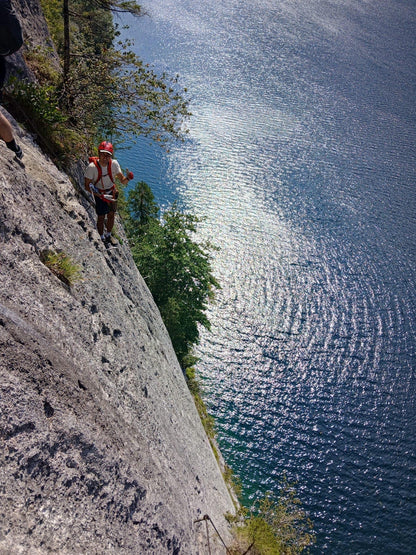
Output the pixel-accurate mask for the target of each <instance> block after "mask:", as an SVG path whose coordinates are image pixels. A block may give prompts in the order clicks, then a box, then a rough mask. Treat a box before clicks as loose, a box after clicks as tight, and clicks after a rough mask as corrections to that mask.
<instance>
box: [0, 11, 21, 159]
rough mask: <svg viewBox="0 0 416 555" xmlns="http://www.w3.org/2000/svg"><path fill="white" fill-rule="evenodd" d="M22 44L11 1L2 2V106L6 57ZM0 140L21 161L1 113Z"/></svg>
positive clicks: (8, 127)
mask: <svg viewBox="0 0 416 555" xmlns="http://www.w3.org/2000/svg"><path fill="white" fill-rule="evenodd" d="M22 44H23V36H22V28H21V26H20V22H19V20H18V19H17V16H16V14H15V12H14V10H13V8H12V5H11V3H10V0H0V105H1V100H2V89H3V85H4V81H5V79H6V60H5V56H9V55H10V54H13V53H14V52H17V50H19V48H20V47H21V46H22ZM0 138H1V139H3V141H4V142H5V143H6V146H7V148H8V149H9V150H12V151H13V152H14V153H15V155H16V158H17V159H18V160H21V159H22V157H23V152H22V149H21V148H20V146H19V145H18V144H16V141H15V138H14V136H13V127H12V126H11V123H10V122H9V120H8V119H7V118H6V117H5V116H4V115H3V114H2V113H1V112H0Z"/></svg>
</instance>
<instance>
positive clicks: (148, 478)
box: [0, 127, 234, 555]
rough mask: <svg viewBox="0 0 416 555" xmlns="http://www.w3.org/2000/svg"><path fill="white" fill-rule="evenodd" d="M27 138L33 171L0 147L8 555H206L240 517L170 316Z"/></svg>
mask: <svg viewBox="0 0 416 555" xmlns="http://www.w3.org/2000/svg"><path fill="white" fill-rule="evenodd" d="M16 134H17V136H18V141H19V143H20V144H21V145H22V148H23V151H24V154H25V157H24V165H25V167H22V166H21V165H19V164H18V163H17V162H16V161H14V160H13V159H12V156H13V154H12V153H11V152H10V151H9V150H7V149H6V147H5V145H4V143H2V142H0V209H1V211H0V284H1V298H0V412H1V414H0V418H1V420H0V444H1V449H0V553H7V554H14V553H31V554H35V553H50V552H55V553H60V554H66V553H68V554H69V553H71V554H72V553H73V554H80V553H88V554H89V555H91V554H95V553H97V554H103V553H106V554H110V553H140V554H141V553H154V554H158V555H161V554H164V553H177V554H178V553H181V554H185V555H191V554H196V553H199V554H203V553H208V552H209V551H208V546H207V536H206V528H205V523H204V522H202V523H195V522H194V521H195V520H197V519H198V518H201V516H203V515H205V514H207V515H209V516H210V517H211V518H212V521H213V522H214V523H215V525H216V527H217V528H218V531H219V533H220V535H221V537H222V538H223V539H224V540H225V541H228V540H229V532H228V529H227V525H226V521H225V519H224V514H225V513H226V512H227V511H231V512H232V511H233V510H234V507H233V503H232V500H231V498H230V496H229V493H228V491H227V488H226V486H225V484H224V482H223V479H222V475H221V472H220V469H219V466H218V464H217V461H216V459H215V457H214V455H213V453H212V450H211V448H210V445H209V442H208V440H207V438H206V436H205V433H204V431H203V429H202V426H201V424H200V421H199V417H198V414H197V412H196V409H195V406H194V403H193V399H192V398H191V395H190V393H189V391H188V389H187V386H186V383H185V380H184V377H183V375H182V372H181V369H180V367H179V365H178V362H177V360H176V357H175V354H174V352H173V349H172V346H171V342H170V339H169V336H168V334H167V332H166V329H165V327H164V325H163V323H162V321H161V318H160V315H159V312H158V310H157V307H156V306H155V304H154V302H153V299H152V297H151V295H150V293H149V291H148V289H147V287H146V285H145V283H144V281H143V280H142V278H141V276H140V274H139V273H138V271H137V269H136V267H135V265H134V262H133V260H132V258H131V255H130V252H129V249H128V246H127V244H126V242H124V243H123V245H122V246H120V247H119V248H117V249H113V250H107V249H106V247H105V246H104V245H103V244H102V242H101V241H100V239H99V236H98V233H97V231H96V229H95V214H94V212H93V208H92V206H91V204H90V203H88V202H87V200H86V198H84V197H83V196H82V195H81V194H80V192H79V190H78V189H77V187H76V186H74V185H73V184H72V183H71V181H70V180H69V179H68V177H67V176H66V175H64V174H62V173H61V172H60V171H58V169H57V168H56V167H55V166H54V165H53V164H52V163H51V162H50V161H49V160H48V159H47V158H45V157H44V156H43V155H42V153H41V152H40V150H39V149H38V147H37V146H36V145H35V144H34V143H33V142H32V140H31V138H30V137H29V136H28V135H26V134H24V132H23V131H21V130H18V129H17V127H16ZM117 231H118V232H119V234H120V235H121V236H123V233H122V229H121V226H120V224H118V229H117ZM47 250H54V251H62V252H64V253H65V254H66V255H68V256H69V257H71V259H72V260H73V261H74V262H75V263H77V264H78V265H79V266H80V268H81V270H82V278H81V280H80V281H78V282H76V283H75V284H74V285H72V286H71V287H68V285H66V284H65V283H63V282H62V281H60V280H59V279H58V278H57V277H56V275H55V274H53V273H52V272H51V271H50V270H49V269H48V268H47V267H46V266H45V265H44V264H43V262H42V253H44V252H45V251H47ZM208 528H209V532H210V536H211V537H210V540H209V541H210V549H211V552H212V553H223V552H225V550H224V549H223V547H222V545H221V541H220V539H219V537H218V535H217V534H216V533H215V532H214V529H213V527H212V526H209V527H208Z"/></svg>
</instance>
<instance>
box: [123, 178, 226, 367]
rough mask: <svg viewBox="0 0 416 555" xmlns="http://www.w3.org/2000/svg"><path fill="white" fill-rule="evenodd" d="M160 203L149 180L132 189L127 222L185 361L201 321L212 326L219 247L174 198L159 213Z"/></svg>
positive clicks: (138, 259) (143, 268)
mask: <svg viewBox="0 0 416 555" xmlns="http://www.w3.org/2000/svg"><path fill="white" fill-rule="evenodd" d="M158 213H159V209H158V207H157V205H156V204H155V201H154V196H153V193H152V192H151V190H150V188H149V187H148V186H147V185H146V183H143V182H141V183H139V184H138V185H137V186H136V187H135V188H134V189H133V190H131V191H130V192H129V195H128V200H127V216H126V214H125V227H126V231H127V233H128V235H129V238H130V242H131V244H132V253H133V257H134V260H135V262H136V264H137V266H138V268H139V270H140V272H141V273H142V275H143V277H144V279H145V281H146V283H147V285H148V286H149V289H150V291H151V292H152V295H153V297H154V299H155V301H156V304H157V305H158V307H159V310H160V313H161V315H162V318H163V321H164V323H165V325H166V327H167V329H168V331H169V335H170V337H171V340H172V344H173V347H174V349H175V352H176V354H177V356H178V360H179V362H180V363H181V365H182V367H184V364H185V360H186V357H187V356H188V355H189V353H190V352H191V350H192V346H193V345H195V344H197V343H198V341H199V327H198V326H199V325H202V326H204V327H206V328H207V329H209V326H210V324H209V321H208V319H207V317H206V315H205V311H206V309H207V307H208V303H209V302H210V301H212V300H213V299H214V295H215V293H214V292H215V289H218V288H219V284H218V282H217V280H216V279H215V278H214V276H213V275H212V270H211V252H212V250H213V249H215V247H214V246H213V245H211V244H210V243H208V242H205V243H202V244H200V243H197V242H196V241H195V239H194V236H195V231H196V226H197V224H198V222H200V219H199V218H197V217H196V216H194V215H192V214H184V213H183V212H181V211H180V210H179V209H178V207H177V205H176V204H174V205H173V206H172V207H171V208H170V209H168V210H167V211H166V212H165V213H164V214H163V218H162V221H160V220H159V218H158Z"/></svg>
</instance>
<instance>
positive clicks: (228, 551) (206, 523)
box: [194, 515, 231, 555]
mask: <svg viewBox="0 0 416 555" xmlns="http://www.w3.org/2000/svg"><path fill="white" fill-rule="evenodd" d="M204 520H205V527H206V531H207V541H208V553H209V555H211V547H210V544H209V532H208V521H209V522H210V523H211V524H212V527H213V528H214V530H215V532H216V533H217V536H218V537H219V538H220V540H221V543H222V545H223V546H224V547H225V551H226V553H230V554H231V551H230V550H229V549H228V547H227V546H226V545H225V542H224V540H223V539H222V537H221V534H220V533H219V532H218V530H217V528H216V526H215V524H214V523H213V522H212V520H211V517H210V516H209V515H204V516H203V517H202V518H200V519H198V520H194V524H196V523H197V522H204Z"/></svg>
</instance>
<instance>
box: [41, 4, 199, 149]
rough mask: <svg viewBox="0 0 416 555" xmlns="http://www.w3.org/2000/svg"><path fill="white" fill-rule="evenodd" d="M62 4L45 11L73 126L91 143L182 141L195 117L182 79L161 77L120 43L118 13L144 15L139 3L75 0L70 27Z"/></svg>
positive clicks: (64, 106)
mask: <svg viewBox="0 0 416 555" xmlns="http://www.w3.org/2000/svg"><path fill="white" fill-rule="evenodd" d="M62 1H63V0H59V1H57V0H42V7H43V10H44V13H45V15H46V17H47V20H48V24H49V27H50V30H51V33H52V35H53V37H54V41H55V44H56V47H57V50H58V52H59V54H60V55H61V58H62V60H63V66H64V75H63V76H62V82H61V86H60V95H59V105H60V107H61V108H62V109H63V110H64V111H65V113H67V114H68V116H69V121H70V123H71V125H73V126H74V127H76V128H77V129H78V131H79V132H81V133H83V134H85V135H86V137H87V140H88V142H89V143H93V142H94V141H95V140H96V139H97V137H101V136H111V137H112V138H113V140H116V139H117V138H118V137H122V136H125V134H128V135H129V137H130V139H133V138H134V137H135V136H138V135H146V136H148V137H151V138H152V139H154V140H155V141H158V142H160V143H161V144H166V143H167V142H168V141H169V140H170V139H171V138H176V139H177V138H182V137H183V135H184V133H185V132H186V131H185V130H184V121H185V120H186V119H187V118H188V117H189V115H190V113H189V112H188V101H186V100H184V98H183V95H184V93H185V92H186V91H185V90H181V89H180V87H179V84H178V77H177V76H175V77H173V78H171V77H169V76H167V75H166V74H162V75H158V74H156V73H155V71H154V70H153V69H152V68H151V67H150V66H149V65H148V64H144V63H143V61H142V60H140V58H138V57H137V56H136V54H134V53H133V52H132V51H131V46H132V44H131V42H130V41H126V42H124V43H123V42H121V41H118V42H116V39H117V36H118V35H119V33H118V31H117V29H116V27H115V26H114V24H113V21H112V12H126V11H127V12H129V13H132V14H134V15H141V14H142V11H141V8H140V6H139V5H138V4H136V2H134V1H122V0H71V2H70V6H69V15H70V20H69V25H64V18H63V11H62ZM65 34H67V38H68V42H70V47H69V48H70V51H69V52H68V43H65ZM69 39H70V41H69Z"/></svg>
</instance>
